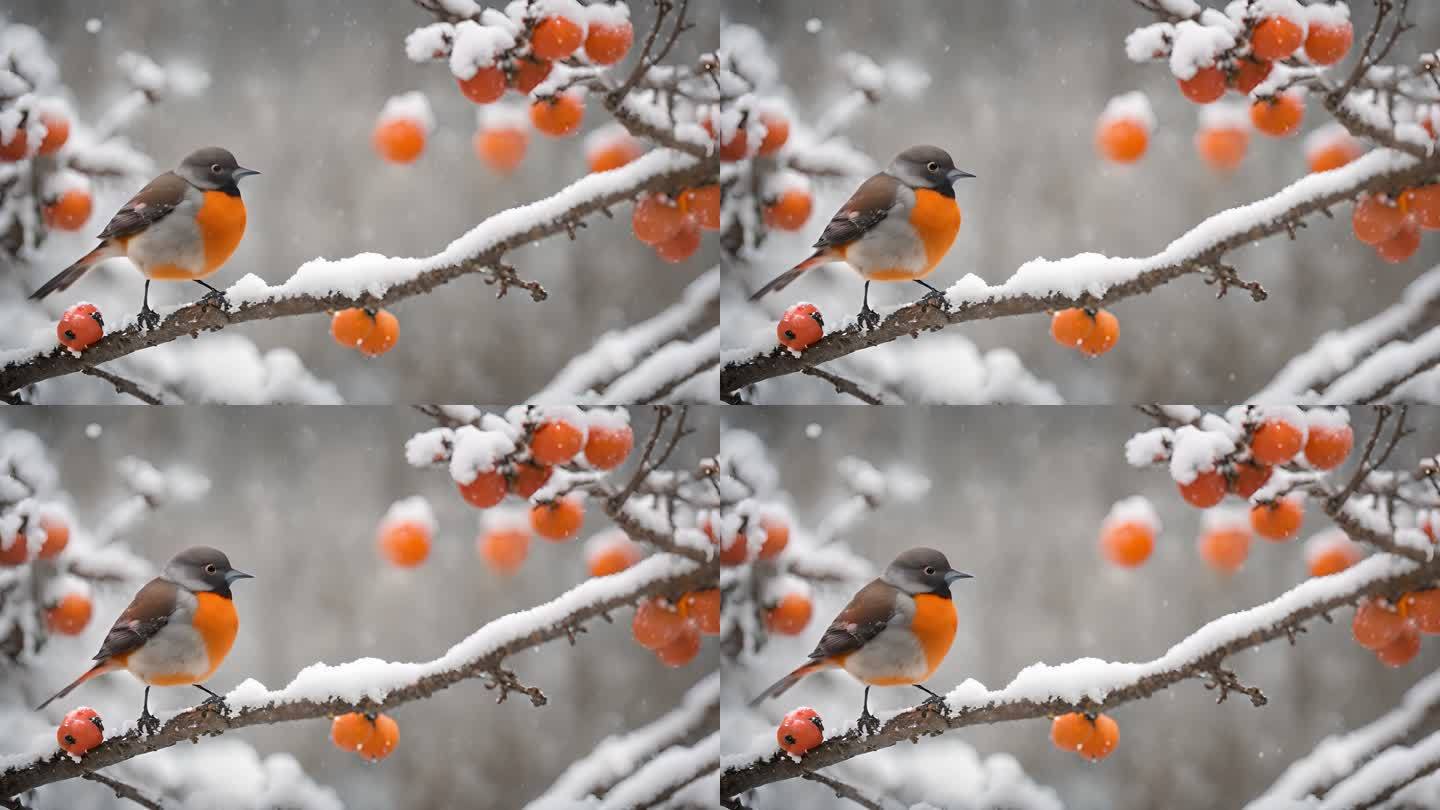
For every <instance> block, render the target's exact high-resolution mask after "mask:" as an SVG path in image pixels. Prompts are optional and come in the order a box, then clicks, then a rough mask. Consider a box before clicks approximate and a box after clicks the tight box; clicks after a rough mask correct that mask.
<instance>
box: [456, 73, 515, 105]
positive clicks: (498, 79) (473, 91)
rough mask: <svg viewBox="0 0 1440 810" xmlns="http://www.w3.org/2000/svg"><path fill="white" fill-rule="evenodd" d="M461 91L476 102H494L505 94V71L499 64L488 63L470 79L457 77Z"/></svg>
mask: <svg viewBox="0 0 1440 810" xmlns="http://www.w3.org/2000/svg"><path fill="white" fill-rule="evenodd" d="M455 81H456V82H457V83H458V84H459V85H460V92H461V93H463V94H464V95H465V98H468V99H470V100H471V101H473V102H475V103H476V104H493V103H494V102H496V101H499V100H500V98H501V97H502V96H504V95H505V71H503V70H501V69H500V66H499V65H487V66H486V67H482V68H479V69H477V70H476V71H475V75H473V76H471V77H470V78H468V79H456V80H455Z"/></svg>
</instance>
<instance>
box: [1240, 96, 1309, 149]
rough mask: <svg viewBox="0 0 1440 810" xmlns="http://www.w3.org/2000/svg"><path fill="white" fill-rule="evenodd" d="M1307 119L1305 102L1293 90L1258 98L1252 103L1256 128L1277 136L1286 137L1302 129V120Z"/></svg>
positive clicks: (1251, 108)
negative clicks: (1272, 96)
mask: <svg viewBox="0 0 1440 810" xmlns="http://www.w3.org/2000/svg"><path fill="white" fill-rule="evenodd" d="M1304 119H1305V102H1303V101H1301V100H1300V96H1299V95H1298V94H1296V93H1293V92H1287V93H1281V94H1279V95H1277V96H1275V97H1274V98H1268V99H1263V98H1262V99H1257V100H1256V101H1255V103H1253V104H1251V105H1250V123H1251V124H1254V125H1255V128H1256V129H1258V130H1260V131H1261V132H1263V133H1265V134H1266V135H1270V136H1272V137H1276V138H1286V137H1289V136H1291V135H1294V134H1295V133H1296V132H1299V131H1300V122H1301V121H1303V120H1304Z"/></svg>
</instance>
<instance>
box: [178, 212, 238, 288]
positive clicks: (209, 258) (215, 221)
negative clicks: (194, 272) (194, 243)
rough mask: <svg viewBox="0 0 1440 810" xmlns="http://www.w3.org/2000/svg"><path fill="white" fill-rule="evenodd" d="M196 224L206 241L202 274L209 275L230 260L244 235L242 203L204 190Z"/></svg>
mask: <svg viewBox="0 0 1440 810" xmlns="http://www.w3.org/2000/svg"><path fill="white" fill-rule="evenodd" d="M195 222H196V224H198V225H199V226H200V236H201V238H203V239H204V240H205V274H206V275H209V274H210V273H213V272H215V271H216V270H218V269H220V265H222V264H224V263H225V260H226V259H229V258H230V254H231V253H234V252H235V248H236V247H238V246H239V244H240V237H242V236H244V235H245V203H244V201H242V200H241V199H240V197H239V195H231V194H226V193H225V192H223V191H207V192H205V202H204V203H202V204H201V205H200V210H199V211H198V212H196V214H195ZM191 277H192V278H193V276H191Z"/></svg>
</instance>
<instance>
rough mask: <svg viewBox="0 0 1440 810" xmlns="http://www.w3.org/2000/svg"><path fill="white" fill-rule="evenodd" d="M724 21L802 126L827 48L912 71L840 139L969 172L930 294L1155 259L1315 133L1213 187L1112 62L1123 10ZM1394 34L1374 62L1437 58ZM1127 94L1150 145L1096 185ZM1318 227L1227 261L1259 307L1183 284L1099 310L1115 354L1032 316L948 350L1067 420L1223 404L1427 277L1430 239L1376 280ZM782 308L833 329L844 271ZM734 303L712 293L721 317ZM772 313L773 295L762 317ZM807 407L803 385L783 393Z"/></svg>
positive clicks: (826, 87) (881, 159) (1164, 117)
mask: <svg viewBox="0 0 1440 810" xmlns="http://www.w3.org/2000/svg"><path fill="white" fill-rule="evenodd" d="M1205 5H1210V6H1223V5H1224V4H1223V3H1218V2H1206V3H1205ZM1350 7H1351V9H1352V11H1353V19H1354V22H1355V30H1356V41H1357V43H1358V42H1359V41H1361V40H1362V38H1363V35H1364V32H1365V31H1366V30H1368V26H1369V23H1370V21H1371V20H1372V19H1373V16H1374V12H1373V6H1372V4H1371V3H1370V2H1369V0H1354V1H1353V2H1351V3H1350ZM722 14H724V15H725V16H726V17H727V18H729V19H731V20H734V21H737V22H743V23H747V24H750V25H753V26H756V27H758V28H759V29H760V30H761V31H762V32H763V33H764V34H765V36H766V37H768V38H769V42H770V44H771V46H772V47H771V53H772V55H773V57H774V58H775V59H776V60H777V62H778V63H779V65H780V68H781V75H782V77H783V81H785V83H786V84H788V86H789V88H790V90H791V91H792V93H793V94H794V95H793V96H792V99H791V100H792V102H793V103H794V104H795V105H797V107H798V108H799V109H800V110H801V111H803V112H804V114H805V115H806V116H807V117H808V118H809V119H810V121H811V122H812V123H813V122H814V120H815V118H816V117H817V116H818V114H819V113H820V112H822V111H824V110H825V109H827V107H828V105H829V103H830V102H831V101H832V100H833V99H834V97H835V94H836V93H838V92H839V91H841V90H842V89H843V83H842V82H841V80H840V78H839V73H838V71H837V67H836V60H837V58H838V57H839V56H840V55H841V54H842V53H844V52H846V51H859V52H860V53H864V54H866V55H868V56H870V57H871V58H873V59H875V60H876V61H877V62H879V63H881V64H884V63H887V62H890V61H892V60H896V59H903V60H907V61H910V62H913V63H915V64H917V65H919V66H921V67H924V68H926V69H927V70H929V72H930V74H931V77H932V83H931V85H930V87H929V89H928V90H926V91H925V92H924V94H923V95H922V97H921V98H920V99H918V100H916V101H905V100H902V99H891V100H887V101H885V102H883V103H882V104H881V105H880V106H879V107H878V108H875V109H872V110H871V111H870V112H868V113H865V114H862V115H861V116H860V118H859V120H858V121H857V125H856V126H855V127H853V128H852V129H851V130H849V133H848V134H849V137H850V139H851V141H852V142H853V143H854V144H855V145H856V146H858V147H859V148H860V149H861V150H862V151H864V152H866V153H867V154H869V155H870V156H871V157H872V158H873V159H874V160H875V161H876V163H877V164H879V165H880V166H883V165H884V164H885V163H888V162H889V160H890V159H891V157H893V156H894V154H896V153H897V152H899V151H900V150H901V149H903V148H905V147H906V146H909V145H911V144H916V143H934V144H936V145H939V146H942V147H945V148H947V149H948V150H949V151H950V152H951V153H952V154H953V155H954V157H955V161H956V163H957V164H958V165H959V166H960V167H961V168H964V169H967V170H969V171H971V172H973V173H974V174H976V175H978V177H977V179H974V180H966V181H964V182H962V183H960V184H959V186H958V187H957V189H958V192H959V201H960V205H961V208H962V209H963V212H964V224H963V225H962V227H961V231H960V236H959V239H958V240H957V241H956V244H955V247H954V248H953V249H952V250H951V252H950V254H949V255H948V256H947V257H946V259H945V260H944V262H943V263H942V264H941V265H940V266H939V267H938V268H937V269H936V271H935V274H934V275H933V276H932V277H931V278H930V279H929V280H930V282H931V283H932V284H934V285H935V286H937V287H941V288H942V289H943V288H944V287H946V286H948V285H950V284H952V283H954V282H955V281H957V280H959V279H960V278H961V277H962V276H964V275H965V274H966V273H975V274H977V275H979V276H981V277H982V278H984V279H985V280H986V281H987V282H990V283H992V284H995V283H999V282H1001V281H1004V280H1005V279H1006V278H1008V277H1009V276H1010V274H1011V273H1013V272H1014V270H1015V269H1016V268H1017V267H1019V266H1020V265H1021V264H1023V263H1024V262H1026V261H1028V260H1030V259H1032V258H1035V257H1037V256H1043V257H1046V258H1052V259H1054V258H1061V257H1066V256H1072V255H1075V254H1078V253H1083V252H1088V251H1095V252H1099V253H1104V254H1106V255H1110V256H1148V255H1151V254H1153V253H1156V252H1158V251H1160V250H1162V249H1163V248H1164V247H1165V246H1166V245H1167V244H1169V243H1170V242H1171V241H1172V240H1174V239H1175V238H1177V237H1179V236H1180V235H1181V234H1182V233H1184V232H1185V231H1186V230H1188V229H1189V228H1190V227H1192V226H1193V225H1195V224H1196V223H1198V222H1199V221H1200V220H1202V219H1204V218H1205V217H1207V216H1209V215H1211V214H1213V213H1216V212H1218V211H1221V210H1224V209H1227V208H1232V207H1234V206H1237V205H1241V204H1244V203H1248V202H1251V201H1254V200H1257V199H1260V198H1262V197H1265V196H1268V195H1270V194H1272V193H1274V192H1275V191H1278V190H1279V189H1280V188H1282V187H1283V186H1285V185H1287V184H1289V183H1290V182H1291V181H1293V180H1295V179H1296V178H1298V177H1299V176H1301V175H1302V174H1304V173H1305V172H1306V171H1307V168H1306V164H1305V159H1304V156H1303V150H1302V148H1301V140H1302V138H1303V136H1304V133H1308V132H1309V131H1310V130H1312V129H1314V128H1315V127H1317V126H1319V125H1320V124H1321V123H1324V122H1325V121H1327V120H1328V117H1327V116H1325V115H1324V114H1323V111H1322V110H1321V109H1320V107H1319V105H1318V104H1317V103H1315V102H1313V101H1312V103H1311V104H1310V105H1309V108H1308V110H1307V113H1306V121H1305V125H1304V128H1303V130H1302V133H1301V135H1297V136H1295V137H1293V138H1289V139H1284V140H1276V139H1273V138H1268V137H1265V136H1262V135H1258V134H1256V135H1253V136H1252V138H1251V145H1250V151H1249V153H1248V155H1247V157H1246V160H1245V163H1244V165H1243V166H1242V167H1241V169H1240V170H1239V171H1237V172H1236V173H1234V174H1232V175H1229V176H1221V175H1218V174H1216V173H1214V172H1212V171H1211V170H1210V169H1209V168H1208V167H1207V166H1206V165H1205V164H1204V163H1202V162H1201V161H1200V158H1199V157H1198V155H1197V154H1196V153H1195V147H1194V144H1193V141H1192V138H1193V136H1194V133H1195V129H1196V122H1197V115H1198V111H1199V109H1200V108H1199V107H1198V106H1197V105H1194V104H1191V103H1190V102H1188V101H1186V100H1185V99H1184V98H1183V97H1181V96H1180V94H1179V91H1178V89H1177V88H1176V86H1175V80H1174V78H1173V77H1172V76H1171V75H1170V73H1169V70H1168V69H1167V68H1166V66H1165V65H1164V64H1143V65H1137V64H1134V63H1131V62H1130V61H1129V60H1128V59H1127V58H1126V57H1125V50H1124V41H1125V36H1126V34H1128V33H1129V32H1130V31H1131V30H1133V29H1134V28H1136V27H1138V26H1141V25H1145V24H1147V23H1150V22H1153V21H1154V17H1153V16H1152V15H1149V14H1147V13H1146V12H1144V11H1143V10H1141V9H1139V8H1137V7H1136V6H1135V5H1134V4H1133V3H1131V2H1129V1H1128V0H1103V2H1095V0H1006V2H993V1H992V0H847V2H840V3H837V2H833V0H783V2H777V0H723V11H722ZM1410 17H1411V19H1412V20H1414V21H1415V22H1416V23H1417V25H1418V27H1417V28H1416V29H1415V30H1413V31H1411V32H1409V33H1408V34H1407V35H1406V36H1405V37H1404V38H1403V39H1402V40H1401V42H1400V43H1399V44H1398V45H1397V46H1396V47H1395V50H1394V52H1393V54H1392V60H1393V61H1402V62H1408V61H1412V60H1413V59H1414V58H1415V57H1417V56H1418V55H1419V53H1421V52H1422V51H1423V50H1425V49H1427V48H1434V47H1435V45H1436V43H1437V41H1440V4H1437V3H1411V4H1410ZM811 19H816V20H818V21H819V22H820V23H822V25H821V27H820V30H819V31H818V32H817V33H813V34H812V33H809V32H808V31H807V30H806V22H807V21H809V20H811ZM1356 50H1358V45H1357V48H1356ZM1352 56H1353V53H1352ZM1350 64H1351V60H1348V59H1347V61H1346V62H1344V63H1343V64H1342V66H1341V68H1340V69H1348V68H1349V65H1350ZM1131 90H1143V91H1145V92H1146V93H1147V94H1148V95H1149V97H1150V101H1151V103H1152V105H1153V107H1154V109H1155V114H1156V116H1157V118H1158V119H1159V129H1158V131H1157V132H1156V133H1155V135H1154V136H1153V137H1152V139H1151V144H1150V149H1149V152H1148V153H1147V154H1146V156H1145V157H1144V159H1143V160H1142V161H1141V162H1140V163H1139V164H1136V165H1134V166H1130V167H1112V166H1110V165H1108V164H1106V163H1105V162H1104V161H1102V160H1101V159H1100V158H1099V157H1098V156H1097V155H1096V153H1095V147H1094V127H1095V121H1096V119H1097V117H1098V116H1099V114H1100V112H1101V110H1102V109H1103V108H1104V106H1105V103H1106V101H1107V100H1109V99H1110V98H1111V97H1112V96H1114V95H1117V94H1119V93H1123V92H1128V91H1131ZM1230 98H1231V99H1238V98H1239V97H1238V96H1235V95H1233V94H1232V95H1231V96H1230ZM854 186H855V182H853V181H848V180H847V181H841V182H839V183H835V182H831V183H828V184H827V185H825V186H824V187H822V188H821V189H820V190H819V192H818V193H817V194H816V202H815V211H814V216H813V217H812V218H811V220H810V222H809V223H808V225H807V226H806V228H805V229H804V231H802V232H801V233H799V234H796V235H793V236H792V235H789V234H785V235H782V236H781V237H780V238H781V240H783V245H784V247H782V248H779V255H782V256H784V257H785V258H784V260H783V261H782V260H780V259H778V258H777V260H776V263H775V266H767V267H761V268H754V269H752V270H749V271H748V272H747V275H746V276H745V279H746V290H747V292H748V291H753V290H754V289H755V288H757V287H758V286H759V285H760V284H761V283H763V281H764V280H767V279H768V278H770V277H771V276H773V275H775V274H777V273H779V272H780V271H781V270H783V269H784V268H785V267H789V266H791V265H792V264H794V262H795V261H798V260H799V259H800V258H803V257H804V256H805V255H808V252H809V251H808V249H807V246H808V245H809V244H810V243H811V242H813V241H814V239H815V238H816V237H817V236H818V235H819V232H820V230H821V228H822V226H823V224H824V222H825V218H826V217H828V216H829V215H830V214H831V213H832V212H833V211H834V210H835V209H836V208H838V207H839V205H840V204H842V203H843V202H844V200H845V198H846V197H847V196H848V195H849V194H850V192H851V191H853V190H854ZM1335 213H1336V215H1337V216H1336V219H1335V220H1333V221H1332V220H1327V219H1325V218H1324V217H1321V216H1316V217H1312V218H1311V219H1310V221H1309V227H1308V228H1306V229H1304V230H1302V231H1300V233H1299V239H1298V240H1297V241H1295V242H1291V241H1289V240H1288V239H1286V238H1285V237H1284V236H1283V235H1282V236H1280V237H1276V238H1271V239H1268V240H1266V241H1264V242H1262V243H1261V244H1259V245H1257V246H1254V247H1249V248H1245V249H1243V250H1240V251H1236V252H1235V253H1233V254H1231V256H1230V261H1231V262H1232V263H1233V264H1235V266H1236V267H1238V268H1239V269H1240V271H1241V274H1242V275H1243V276H1244V277H1246V278H1250V279H1256V280H1259V281H1260V282H1261V283H1263V284H1264V285H1265V288H1266V289H1267V290H1268V291H1269V292H1270V294H1271V296H1270V300H1268V301H1266V302H1264V303H1260V304H1256V303H1254V302H1252V301H1251V300H1250V298H1249V296H1248V295H1246V294H1245V293H1244V291H1239V292H1238V293H1236V294H1232V295H1229V296H1227V297H1226V298H1225V299H1224V300H1222V301H1218V302H1217V301H1215V300H1214V295H1215V291H1214V288H1212V287H1209V286H1206V285H1205V284H1203V283H1201V281H1200V279H1199V278H1198V277H1196V278H1186V279H1182V280H1180V281H1176V282H1172V283H1171V284H1168V285H1166V286H1165V287H1163V288H1161V289H1159V290H1157V291H1156V292H1153V293H1151V294H1149V295H1146V296H1142V297H1140V298H1132V299H1129V300H1127V301H1125V302H1122V303H1121V304H1119V305H1118V306H1116V307H1115V308H1114V312H1115V314H1116V315H1117V316H1118V317H1119V319H1120V341H1119V344H1118V345H1117V346H1116V348H1115V349H1114V350H1113V351H1111V352H1110V353H1109V354H1107V355H1105V356H1104V357H1102V358H1098V359H1095V360H1090V359H1088V358H1085V357H1084V356H1083V355H1080V354H1078V353H1076V352H1073V351H1067V350H1065V349H1063V348H1061V347H1059V346H1056V345H1055V344H1054V342H1053V341H1051V339H1050V336H1049V320H1048V317H1047V316H1042V315H1032V316H1026V317H1020V318H1004V319H1000V320H996V321H986V322H980V323H973V324H966V325H965V326H962V327H957V328H956V331H958V332H960V333H962V334H964V335H967V336H969V337H971V338H972V339H973V340H974V341H975V342H976V343H977V344H978V345H979V347H980V348H981V349H990V348H994V347H999V346H1009V347H1013V348H1014V349H1015V350H1016V352H1018V353H1019V355H1020V357H1021V360H1022V361H1023V362H1024V364H1025V366H1026V367H1027V368H1029V369H1030V370H1031V371H1033V372H1034V373H1036V374H1037V375H1038V376H1040V377H1041V378H1043V379H1047V380H1050V381H1053V382H1054V383H1056V385H1057V386H1058V387H1059V389H1060V393H1061V394H1062V395H1063V396H1064V397H1065V398H1066V400H1067V401H1069V402H1078V403H1105V402H1136V401H1145V400H1156V399H1158V400H1160V401H1170V402H1177V401H1193V400H1206V401H1226V402H1229V401H1236V400H1240V399H1243V398H1244V397H1246V396H1247V395H1249V394H1251V393H1253V392H1254V391H1255V390H1257V389H1258V388H1260V387H1261V386H1262V385H1263V384H1264V383H1265V382H1267V381H1268V380H1269V379H1270V377H1271V376H1273V375H1274V374H1275V372H1276V371H1278V370H1279V369H1280V367H1281V366H1282V365H1283V364H1284V361H1285V360H1286V359H1287V358H1289V357H1291V356H1293V355H1295V354H1296V353H1298V352H1300V351H1302V350H1304V349H1306V348H1307V347H1309V346H1310V345H1312V344H1313V343H1314V341H1315V339H1316V338H1317V337H1318V336H1319V335H1321V334H1322V333H1324V332H1325V331H1327V330H1331V329H1337V328H1340V327H1343V326H1345V325H1347V324H1350V323H1353V322H1355V321H1357V320H1361V319H1363V318H1367V317H1369V316H1371V315H1373V314H1375V313H1376V312H1378V311H1379V310H1381V309H1383V308H1385V307H1386V306H1388V305H1389V304H1391V303H1393V302H1394V301H1395V300H1396V297H1397V295H1398V294H1399V292H1400V291H1401V290H1402V289H1403V288H1404V287H1405V285H1406V284H1407V283H1408V282H1410V281H1411V280H1412V279H1414V278H1415V277H1416V276H1417V275H1419V274H1420V273H1422V272H1424V271H1425V270H1428V269H1430V268H1432V267H1434V266H1436V265H1437V264H1440V235H1437V234H1434V233H1430V234H1428V235H1427V236H1426V238H1425V241H1424V244H1423V245H1422V247H1421V249H1420V252H1419V253H1417V254H1416V255H1415V256H1414V257H1413V258H1411V259H1410V260H1409V261H1408V262H1406V263H1404V264H1401V265H1390V264H1386V263H1385V262H1383V261H1382V260H1380V259H1379V258H1378V257H1377V256H1376V255H1375V253H1374V251H1373V250H1371V249H1370V248H1368V247H1366V246H1365V245H1362V244H1360V243H1359V242H1358V241H1356V240H1355V238H1354V236H1353V234H1352V233H1351V230H1350V224H1349V217H1350V207H1349V206H1342V207H1339V208H1337V209H1336V210H1335ZM769 255H777V254H776V253H774V252H772V253H770V254H769ZM782 265H783V266H782ZM793 289H794V294H793V295H791V297H790V298H789V299H787V301H788V302H793V301H796V300H806V299H808V300H812V301H816V302H817V303H819V304H820V305H821V307H822V309H824V310H825V311H826V313H827V314H829V312H830V309H826V305H827V302H833V303H831V304H830V308H832V309H833V310H834V311H835V312H836V315H837V318H841V319H843V320H836V323H837V324H839V323H843V322H846V321H848V320H849V319H853V317H854V314H855V312H857V311H858V310H859V308H860V289H861V283H860V281H859V280H858V279H857V278H856V277H855V276H854V274H853V273H850V272H849V271H846V270H844V269H843V268H839V267H836V268H832V269H830V270H825V271H822V272H821V273H818V274H815V277H814V278H810V277H807V279H806V280H804V281H802V282H800V283H797V284H796V285H795V287H794V288H793ZM920 292H923V290H921V289H920V288H919V287H918V286H916V285H914V284H876V285H872V290H871V296H872V303H875V302H883V303H885V304H886V305H896V304H900V303H904V302H908V301H912V300H915V299H917V298H918V297H919V295H918V294H919V293H920ZM786 294H787V295H789V294H790V293H789V291H787V293H786ZM783 297H784V296H780V297H779V298H783ZM732 301H734V299H733V298H730V297H728V296H727V299H726V307H727V308H728V307H729V306H730V305H731V303H732ZM784 303H785V302H782V301H780V300H778V298H777V300H776V301H775V302H773V303H772V304H771V306H772V307H773V308H774V309H773V311H774V312H776V313H778V312H779V311H780V309H781V308H782V304H784ZM923 339H924V338H922V340H923ZM818 390H822V389H821V387H819V386H818V385H815V384H812V385H811V386H809V387H805V388H802V389H801V394H803V392H805V391H818ZM797 395H798V394H797Z"/></svg>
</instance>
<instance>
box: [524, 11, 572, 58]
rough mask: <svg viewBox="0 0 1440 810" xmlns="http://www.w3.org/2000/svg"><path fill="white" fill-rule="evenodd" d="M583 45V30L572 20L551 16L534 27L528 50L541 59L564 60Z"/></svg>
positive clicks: (557, 15)
mask: <svg viewBox="0 0 1440 810" xmlns="http://www.w3.org/2000/svg"><path fill="white" fill-rule="evenodd" d="M584 43H585V29H583V28H581V27H580V24H579V23H577V22H575V21H574V20H572V19H570V18H568V17H565V16H562V15H559V14H552V15H550V16H549V17H546V18H545V19H543V20H541V21H540V23H539V24H538V25H536V26H535V33H534V34H533V35H532V36H531V38H530V49H531V50H532V51H533V52H534V54H535V55H536V56H538V57H540V58H541V59H564V58H565V57H567V56H569V55H570V54H572V53H575V51H577V50H578V49H579V48H580V46H581V45H583V44H584Z"/></svg>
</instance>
